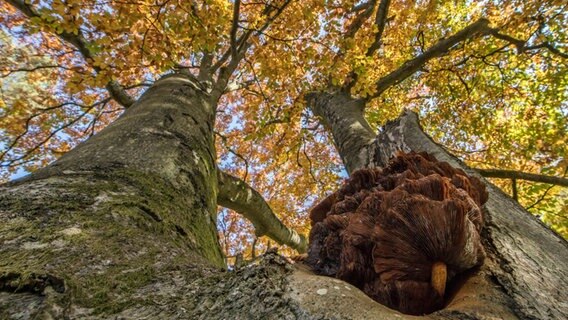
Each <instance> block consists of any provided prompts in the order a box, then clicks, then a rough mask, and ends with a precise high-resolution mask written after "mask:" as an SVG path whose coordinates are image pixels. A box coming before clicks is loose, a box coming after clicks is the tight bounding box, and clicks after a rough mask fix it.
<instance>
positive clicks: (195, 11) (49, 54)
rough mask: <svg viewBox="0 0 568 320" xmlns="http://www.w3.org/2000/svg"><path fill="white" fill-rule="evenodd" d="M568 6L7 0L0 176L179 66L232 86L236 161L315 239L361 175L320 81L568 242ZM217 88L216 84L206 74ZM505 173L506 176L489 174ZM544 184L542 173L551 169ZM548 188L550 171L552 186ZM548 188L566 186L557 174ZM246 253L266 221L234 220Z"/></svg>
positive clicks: (86, 129)
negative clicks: (313, 105) (419, 131)
mask: <svg viewBox="0 0 568 320" xmlns="http://www.w3.org/2000/svg"><path fill="white" fill-rule="evenodd" d="M567 6H568V5H567V4H566V3H565V2H564V1H553V0H551V1H515V0H503V1H475V2H473V1H436V0H429V1H428V0H425V1H406V0H401V1H397V0H392V1H391V0H380V1H377V0H368V1H332V0H328V1H322V0H307V1H291V0H274V1H268V0H266V1H265V0H263V1H239V0H234V1H222V0H204V1H201V0H193V1H182V0H125V1H96V0H87V1H78V0H50V1H44V0H32V1H28V0H6V1H2V2H1V3H0V8H1V10H0V12H1V13H0V77H1V79H2V82H1V83H2V87H1V92H0V166H1V167H0V175H1V178H2V179H4V180H7V179H9V178H10V177H12V176H13V175H14V173H16V172H21V171H22V170H25V171H33V170H34V169H36V168H38V167H41V166H44V165H46V164H47V163H49V162H51V161H53V160H54V159H56V158H57V157H59V156H60V155H62V154H64V153H65V152H66V151H68V150H70V149H71V148H72V147H73V146H75V145H77V144H78V143H79V142H81V141H83V140H85V139H87V138H88V137H90V136H92V135H93V134H95V133H97V132H98V131H100V130H101V129H102V128H104V127H105V126H107V125H108V124H109V123H111V122H112V121H113V120H114V119H116V118H117V117H118V116H120V114H121V113H122V112H123V110H125V109H126V108H128V107H130V106H131V105H132V104H133V103H134V101H135V99H136V98H137V97H138V96H140V94H141V93H142V92H144V90H145V89H146V88H147V87H149V86H150V85H151V84H152V83H153V82H154V81H155V80H157V79H158V78H159V77H160V76H161V75H163V74H165V73H169V72H172V71H173V70H178V71H182V72H189V73H191V74H193V75H194V76H195V77H197V78H198V79H200V80H209V79H207V77H205V75H204V74H205V73H207V74H212V75H213V78H212V79H211V80H212V81H214V82H215V83H216V84H221V87H224V88H225V91H224V92H223V94H222V96H221V98H220V100H219V105H218V107H217V119H216V123H215V132H216V150H217V159H218V160H217V161H218V166H219V167H221V168H223V169H224V170H225V171H227V172H229V173H231V174H233V175H235V176H237V177H240V178H241V179H243V180H244V181H246V182H247V183H248V184H250V185H251V186H253V187H254V188H255V189H256V190H258V191H259V192H260V193H261V194H262V195H263V196H264V198H265V199H267V201H268V202H269V204H270V206H271V208H272V210H273V211H274V212H276V213H277V215H278V216H279V217H280V218H281V219H282V220H283V221H284V223H285V224H287V225H289V226H292V227H294V228H296V229H297V230H300V232H303V233H307V232H306V231H307V228H308V221H307V220H308V219H307V210H308V209H309V208H310V206H312V205H313V204H314V202H316V201H318V200H320V199H322V198H323V197H324V196H325V195H326V194H329V193H330V191H331V190H334V189H336V187H337V185H338V184H339V183H340V181H341V180H342V179H343V178H345V176H346V173H345V169H344V168H343V165H342V163H341V159H339V157H338V155H337V153H336V151H335V149H334V146H333V142H332V140H331V139H330V135H329V133H328V132H327V131H326V129H325V126H324V125H323V124H322V123H321V121H320V119H318V118H317V117H315V116H314V114H313V112H312V111H311V110H310V109H309V108H307V106H306V100H305V99H304V97H305V96H306V95H307V94H308V93H310V92H313V91H322V90H332V89H334V88H335V89H337V90H345V91H347V92H350V94H351V95H353V96H355V97H358V98H360V99H363V100H365V101H366V102H367V106H368V107H367V109H366V110H365V116H366V118H367V120H368V121H369V123H370V125H371V126H372V127H373V129H375V130H377V129H378V128H379V127H380V126H381V125H383V124H384V123H386V122H387V121H388V120H390V119H393V118H395V117H396V116H397V115H399V114H400V112H401V111H402V110H403V109H404V108H408V109H412V110H415V111H416V112H418V114H419V115H420V116H421V118H422V119H423V120H422V123H423V125H424V126H425V129H426V131H427V132H428V133H429V134H431V135H432V136H433V138H434V139H435V140H436V141H438V142H439V143H441V144H443V145H444V146H445V147H446V148H447V149H449V150H450V151H451V152H452V153H454V154H456V155H458V156H459V157H461V158H462V159H463V160H464V161H466V162H467V163H468V164H469V165H470V166H472V167H475V168H480V169H505V170H508V171H507V172H509V175H507V174H502V172H501V174H497V173H495V172H496V171H495V170H493V171H492V172H493V174H492V175H490V174H489V173H487V174H486V175H487V176H493V177H495V178H500V179H498V180H495V182H496V183H497V184H498V185H499V186H500V187H502V188H504V189H505V190H506V191H507V192H510V193H511V194H512V195H513V196H514V197H516V198H518V200H519V202H520V203H521V204H522V205H524V206H525V207H526V208H528V209H529V210H530V211H531V212H533V213H534V214H536V215H538V216H540V217H541V218H542V219H543V220H544V221H545V222H546V223H548V224H549V225H551V226H552V227H553V228H555V229H556V230H557V231H558V232H560V233H561V234H563V235H564V236H565V237H567V236H568V216H566V215H567V214H568V190H567V189H566V188H565V187H562V186H558V185H556V184H550V183H541V182H534V181H529V180H539V179H538V177H539V176H536V178H535V179H528V180H526V179H527V176H524V178H523V177H522V176H519V175H518V174H517V173H518V172H525V173H533V174H539V175H547V176H557V177H565V176H566V173H567V171H568V159H567V158H566V157H567V155H568V141H567V137H568V121H567V120H566V119H567V117H568V104H567V102H566V101H568V97H567V94H568V90H567V83H568V77H567V71H568V67H567V65H568V64H567V63H566V62H567V61H568V60H567V58H568V39H567V37H568V36H567V32H566V25H568V10H566V9H567ZM204 83H206V82H204ZM487 172H490V170H488V171H487ZM533 178H534V176H533ZM540 181H542V180H540ZM548 182H551V181H550V180H549V181H548ZM219 227H220V229H221V235H222V236H221V239H222V244H223V245H224V246H225V250H226V252H227V254H228V255H229V256H234V255H235V254H236V253H239V252H244V253H245V254H246V255H249V254H251V251H250V250H251V249H250V247H251V246H254V245H253V242H254V244H255V245H262V246H267V245H268V244H267V242H268V241H269V240H268V239H264V238H263V239H259V241H257V240H253V239H252V238H251V237H250V236H249V235H250V233H251V231H252V226H251V225H250V224H249V223H247V222H246V221H244V220H242V219H240V218H239V217H238V216H237V215H236V214H235V213H234V212H232V211H228V210H223V211H222V214H221V215H220V222H219Z"/></svg>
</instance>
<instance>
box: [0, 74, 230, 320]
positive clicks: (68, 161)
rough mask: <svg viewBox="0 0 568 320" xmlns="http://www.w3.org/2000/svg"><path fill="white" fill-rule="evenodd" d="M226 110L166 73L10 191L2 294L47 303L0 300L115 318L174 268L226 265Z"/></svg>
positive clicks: (0, 218) (2, 208)
mask: <svg viewBox="0 0 568 320" xmlns="http://www.w3.org/2000/svg"><path fill="white" fill-rule="evenodd" d="M214 106H215V105H214V100H213V99H212V98H211V97H209V96H208V95H207V94H206V93H205V92H203V91H201V90H200V89H199V88H198V87H197V86H196V84H195V83H193V82H192V80H191V79H189V78H187V77H184V76H181V75H174V76H170V77H166V78H163V79H161V80H160V81H158V82H157V83H156V84H155V85H154V86H153V87H152V88H151V89H149V90H148V91H147V92H146V93H145V94H144V95H143V96H142V98H141V99H140V100H139V101H138V102H137V103H136V104H135V105H134V106H133V107H131V108H129V109H128V110H127V111H126V112H125V113H124V115H122V116H121V117H120V118H119V119H118V120H117V121H116V122H115V123H113V124H111V125H110V126H108V127H107V128H106V129H104V130H103V131H101V132H100V133H99V134H97V135H95V136H94V137H93V138H91V139H89V140H88V141H87V142H85V143H83V144H81V145H79V146H78V147H77V148H75V149H74V150H72V151H71V152H69V153H68V154H66V155H65V156H63V157H62V158H61V159H59V160H58V161H56V162H55V163H53V164H52V165H50V166H48V167H46V168H44V169H42V170H39V171H38V172H36V173H34V174H32V175H31V176H28V177H26V178H23V179H21V180H19V181H15V182H11V183H8V184H6V185H4V186H2V187H1V189H0V191H1V193H0V242H1V243H2V246H1V248H0V271H1V274H0V290H1V291H4V292H27V293H34V294H39V296H38V295H35V296H33V298H32V297H25V298H21V295H22V294H24V293H20V294H19V295H14V294H6V293H1V295H0V305H1V306H2V307H4V308H6V309H7V311H8V312H11V310H12V309H13V310H20V311H21V312H32V311H33V310H30V309H31V308H32V307H37V308H40V309H41V308H43V307H42V306H41V305H42V303H43V305H44V307H45V306H47V305H49V309H51V311H53V312H56V313H55V315H63V314H65V313H66V312H71V314H73V312H75V313H76V312H79V313H80V312H83V311H78V310H79V309H77V308H80V310H83V308H87V309H93V312H95V313H97V312H104V313H112V312H115V311H117V310H121V309H124V308H125V307H127V306H129V305H132V304H135V303H136V301H137V300H141V299H146V298H147V297H146V296H147V294H146V293H144V290H148V286H149V285H151V284H152V283H154V282H155V281H156V280H158V281H160V280H163V279H169V278H170V277H169V276H168V275H169V274H170V273H171V272H172V271H173V270H182V269H186V268H189V267H192V266H202V265H203V266H216V267H223V265H224V260H223V256H222V253H221V250H220V247H219V245H218V236H217V230H216V211H217V203H216V192H217V191H216V166H215V151H214V144H213V121H214V116H215V108H214ZM52 289H53V290H52ZM24 296H25V294H24ZM38 297H40V298H38ZM29 299H31V300H29ZM28 300H29V301H28ZM48 300H49V302H46V301H48ZM30 301H33V302H30ZM40 302H41V303H40ZM30 303H32V304H30ZM20 304H23V305H20ZM19 307H21V308H19ZM70 309H72V310H73V311H69V310H70ZM51 311H49V312H51ZM46 312H47V311H46ZM57 312H63V313H62V314H59V313H57ZM89 312H91V311H89ZM0 318H2V317H1V316H0Z"/></svg>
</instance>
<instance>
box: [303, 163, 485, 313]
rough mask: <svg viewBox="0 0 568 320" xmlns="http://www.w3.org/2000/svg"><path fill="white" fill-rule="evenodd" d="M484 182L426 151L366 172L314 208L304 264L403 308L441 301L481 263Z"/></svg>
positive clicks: (416, 309) (420, 309) (432, 306)
mask: <svg viewBox="0 0 568 320" xmlns="http://www.w3.org/2000/svg"><path fill="white" fill-rule="evenodd" d="M487 197H488V194H487V191H486V190H485V185H484V184H483V183H482V182H481V181H480V180H478V179H477V178H475V177H469V176H468V175H467V174H466V173H465V172H464V171H463V170H461V169H456V168H453V167H452V166H451V165H449V164H448V163H446V162H438V161H437V160H436V159H435V158H434V157H433V156H431V155H429V154H427V153H414V152H411V153H406V154H405V153H400V154H398V155H397V156H396V157H394V158H393V159H392V160H391V161H390V162H389V164H388V165H387V166H386V167H385V168H383V169H361V170H358V171H355V172H354V173H353V174H352V176H351V178H350V179H348V180H347V181H346V183H345V184H344V185H343V186H342V187H341V188H340V189H339V190H338V191H336V192H335V193H333V194H332V195H330V196H328V197H327V198H326V199H324V200H323V201H322V202H321V203H320V204H318V205H317V206H315V207H314V208H313V209H312V210H311V212H310V219H311V224H312V230H311V232H310V244H309V249H308V257H307V259H306V263H307V264H308V265H310V266H311V267H312V268H313V269H314V271H315V272H316V273H318V274H323V275H327V276H333V277H336V278H339V279H342V280H345V281H347V282H349V283H351V284H353V285H355V286H357V287H359V288H360V289H361V290H363V291H364V292H365V293H366V294H367V295H369V296H370V297H371V298H373V299H374V300H376V301H378V302H380V303H382V304H384V305H386V306H388V307H391V308H394V309H397V310H399V311H401V312H403V313H408V314H416V315H418V314H426V313H430V312H433V311H435V310H438V309H440V308H442V307H443V304H444V291H445V286H446V282H447V281H449V280H451V279H452V278H453V277H455V275H456V274H458V273H461V272H464V271H466V270H468V269H470V268H473V267H475V266H479V265H481V264H482V262H483V258H484V257H485V252H484V249H483V246H482V244H481V238H480V231H481V228H482V225H483V216H482V211H481V209H480V207H481V206H482V205H483V204H484V203H485V202H486V201H487Z"/></svg>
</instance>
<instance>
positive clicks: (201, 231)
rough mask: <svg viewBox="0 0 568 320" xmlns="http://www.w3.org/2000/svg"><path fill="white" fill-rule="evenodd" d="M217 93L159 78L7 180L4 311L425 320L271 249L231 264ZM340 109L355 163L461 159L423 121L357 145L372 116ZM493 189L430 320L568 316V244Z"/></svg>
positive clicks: (3, 194) (0, 298) (2, 216)
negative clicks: (405, 157)
mask: <svg viewBox="0 0 568 320" xmlns="http://www.w3.org/2000/svg"><path fill="white" fill-rule="evenodd" d="M341 99H345V97H342V98H341ZM341 99H339V100H337V101H343V100H341ZM332 100H333V99H332ZM215 101H216V98H215V97H211V96H209V95H208V94H207V92H206V91H204V90H202V89H200V86H199V84H198V83H196V82H195V81H194V80H192V79H190V78H189V77H185V76H181V75H174V76H170V77H167V78H164V79H162V80H160V81H158V82H157V83H156V84H155V85H154V86H153V87H152V88H151V89H150V90H149V91H148V92H147V93H145V94H144V96H143V97H142V98H141V99H140V100H139V101H138V102H137V103H136V104H135V105H133V106H132V107H131V108H130V109H128V111H127V112H126V113H125V114H124V115H123V116H122V117H121V118H119V119H118V120H117V121H116V122H115V123H113V124H112V125H111V126H109V127H108V128H107V129H105V130H104V131H102V132H101V133H99V134H98V135H96V136H95V137H93V138H92V139H90V140H89V141H87V142H86V143H84V144H81V145H80V146H79V147H77V148H76V149H74V150H73V151H71V152H70V153H68V154H67V155H65V156H64V157H62V158H61V159H60V160H58V161H57V162H55V163H54V164H52V165H50V166H49V167H47V168H45V169H42V170H40V171H38V172H37V173H34V174H33V175H31V176H29V177H26V178H24V179H21V180H19V181H15V182H12V183H9V184H6V185H3V186H0V319H5V318H6V319H54V318H55V319H65V318H70V319H395V318H396V319H415V318H417V317H413V316H406V315H402V314H400V313H399V312H397V311H394V310H390V309H388V308H386V307H384V306H382V305H380V304H378V303H376V302H374V301H372V300H371V299H370V298H368V297H366V296H365V295H364V294H363V293H362V292H360V291H359V290H357V289H356V288H355V287H353V286H351V285H349V284H347V283H344V282H342V281H339V280H337V279H332V278H328V277H318V276H314V275H313V274H311V273H310V272H309V271H307V270H303V269H301V268H297V267H292V266H290V264H289V263H288V262H287V261H286V260H284V259H283V258H282V257H279V256H277V255H275V254H268V255H266V256H264V257H263V258H262V259H260V260H259V262H258V263H254V264H251V265H248V266H246V267H244V268H242V269H238V270H234V271H227V270H226V269H225V267H224V266H223V258H222V254H221V251H220V247H219V245H218V241H217V235H216V230H215V212H216V203H217V180H216V174H217V172H216V167H215V156H214V155H215V153H214V150H213V132H212V130H213V123H214V113H215V110H214V109H215V108H214V105H215ZM333 101H335V100H333ZM335 105H336V106H337V107H338V108H340V107H341V106H342V104H339V103H337V104H335ZM322 107H325V106H323V105H322ZM335 111H337V112H335ZM335 111H333V110H332V115H333V114H334V116H333V117H332V118H333V119H336V120H337V121H339V122H342V123H340V124H339V125H335V124H334V123H335V122H337V121H336V120H333V119H332V121H328V125H329V126H331V127H334V126H335V130H336V133H334V137H335V139H340V140H342V141H336V143H337V144H338V146H342V147H340V152H342V153H345V152H351V153H352V154H351V155H348V154H342V157H343V158H344V160H345V161H346V162H347V165H348V168H350V169H353V168H357V167H360V166H373V165H381V164H382V163H383V161H384V156H387V155H388V154H389V153H390V154H392V152H395V151H396V150H405V151H409V150H415V151H428V152H431V153H434V154H435V155H436V157H438V159H440V160H446V161H450V162H451V163H452V164H454V165H457V166H461V164H460V163H459V162H456V161H455V159H454V158H452V157H451V156H449V155H448V154H447V153H445V152H444V151H443V149H442V148H440V147H439V146H437V145H436V144H434V143H433V142H432V141H431V140H430V139H429V138H428V137H427V136H425V135H424V134H423V133H422V131H421V130H420V128H419V127H418V125H417V123H416V124H413V123H412V122H405V121H406V120H401V121H399V122H396V123H394V124H392V125H391V126H390V127H388V126H387V128H386V129H385V130H384V131H383V133H382V134H381V135H380V136H379V137H378V138H377V139H373V140H372V141H371V142H370V140H369V137H370V135H369V134H364V137H363V138H364V139H361V141H359V142H362V143H355V142H356V139H355V140H354V139H353V138H354V137H353V135H352V134H355V135H357V132H358V131H359V130H360V129H362V128H364V127H365V126H364V125H358V124H357V123H358V122H361V121H362V120H364V118H362V117H360V116H357V117H356V118H355V119H347V118H348V117H350V114H351V113H352V112H351V111H350V110H347V111H346V112H340V111H338V110H335ZM360 112H362V110H360ZM340 113H341V114H342V115H343V116H341V117H338V116H337V115H339V114H340ZM361 119H362V120H361ZM406 119H407V118H406ZM353 121H354V122H353ZM350 131H351V132H352V134H349V132H350ZM341 137H343V138H341ZM343 139H347V140H350V141H354V143H355V144H351V143H347V142H346V141H343ZM357 145H359V146H360V150H357V147H354V146H357ZM341 148H343V149H341ZM341 150H343V151H341ZM350 159H351V160H350ZM350 161H352V162H350ZM470 173H472V172H471V171H470ZM472 174H475V173H474V172H473V173H472ZM490 188H492V187H491V186H490ZM490 197H491V198H490V204H489V205H488V210H489V212H490V215H489V217H490V218H491V219H492V220H491V221H490V222H489V225H488V227H487V229H486V233H487V234H486V236H485V238H486V239H487V242H486V246H487V249H489V250H490V252H491V257H490V259H488V261H486V264H485V265H484V267H483V268H481V269H480V270H476V271H474V272H472V273H471V274H469V275H467V277H465V278H464V279H462V282H461V283H455V284H452V285H451V286H450V288H449V292H450V296H449V300H448V301H449V302H448V305H447V306H446V307H445V308H444V309H443V310H441V311H438V312H436V313H434V314H432V315H429V316H427V317H426V318H429V319H493V318H500V319H516V318H526V319H555V318H557V319H563V318H565V317H566V315H567V314H566V310H567V308H566V302H565V301H566V291H565V290H561V289H562V288H564V287H566V286H568V284H567V283H566V279H567V278H568V271H567V268H566V266H567V265H568V261H566V259H567V257H568V254H566V252H567V251H568V249H567V246H566V242H565V241H563V240H561V239H560V238H557V237H555V236H554V235H553V234H552V233H551V232H550V231H549V230H547V229H546V228H545V227H544V226H541V225H539V224H538V222H537V221H536V220H535V219H532V218H531V217H530V216H528V215H526V214H525V212H524V211H523V210H522V209H520V208H519V207H518V206H517V205H514V204H513V203H512V202H511V201H510V200H509V199H506V197H505V196H503V195H502V194H501V193H499V191H498V190H495V189H491V196H490ZM491 199H493V200H491ZM508 216H510V217H511V218H509V219H507V217H508ZM545 296H546V297H545Z"/></svg>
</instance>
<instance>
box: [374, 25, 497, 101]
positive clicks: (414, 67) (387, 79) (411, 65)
mask: <svg viewBox="0 0 568 320" xmlns="http://www.w3.org/2000/svg"><path fill="white" fill-rule="evenodd" d="M488 24H489V21H487V20H486V19H479V20H477V21H476V22H474V23H472V24H470V25H469V26H467V27H465V28H463V29H462V30H461V31H459V32H457V33H456V34H454V35H452V36H450V37H448V38H445V39H442V40H440V41H438V42H437V43H436V44H435V45H433V46H432V47H430V48H429V49H428V50H426V51H424V53H422V54H421V55H419V56H417V57H415V58H414V59H411V60H408V61H406V62H405V63H404V64H403V65H402V66H400V67H399V68H398V69H396V70H394V71H392V72H391V73H389V74H387V75H386V76H384V77H382V78H381V79H379V80H378V81H377V82H376V87H377V89H376V93H375V94H374V95H372V96H370V97H368V98H367V99H371V98H375V97H378V96H379V95H381V94H382V93H383V92H385V91H386V90H387V89H388V88H390V87H392V86H394V85H396V84H398V83H400V82H402V81H403V80H404V79H406V78H408V77H409V76H411V75H412V74H414V73H415V72H416V71H418V70H419V69H420V68H421V67H422V66H423V65H424V64H425V63H427V62H428V61H430V60H431V59H433V58H436V57H439V56H442V55H443V54H445V53H446V52H448V51H449V50H450V49H452V48H453V47H454V46H455V45H456V44H458V43H460V42H462V41H465V40H468V39H471V38H473V37H475V36H477V35H482V34H484V33H487V32H488V31H489V30H490V28H489V27H488Z"/></svg>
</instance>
